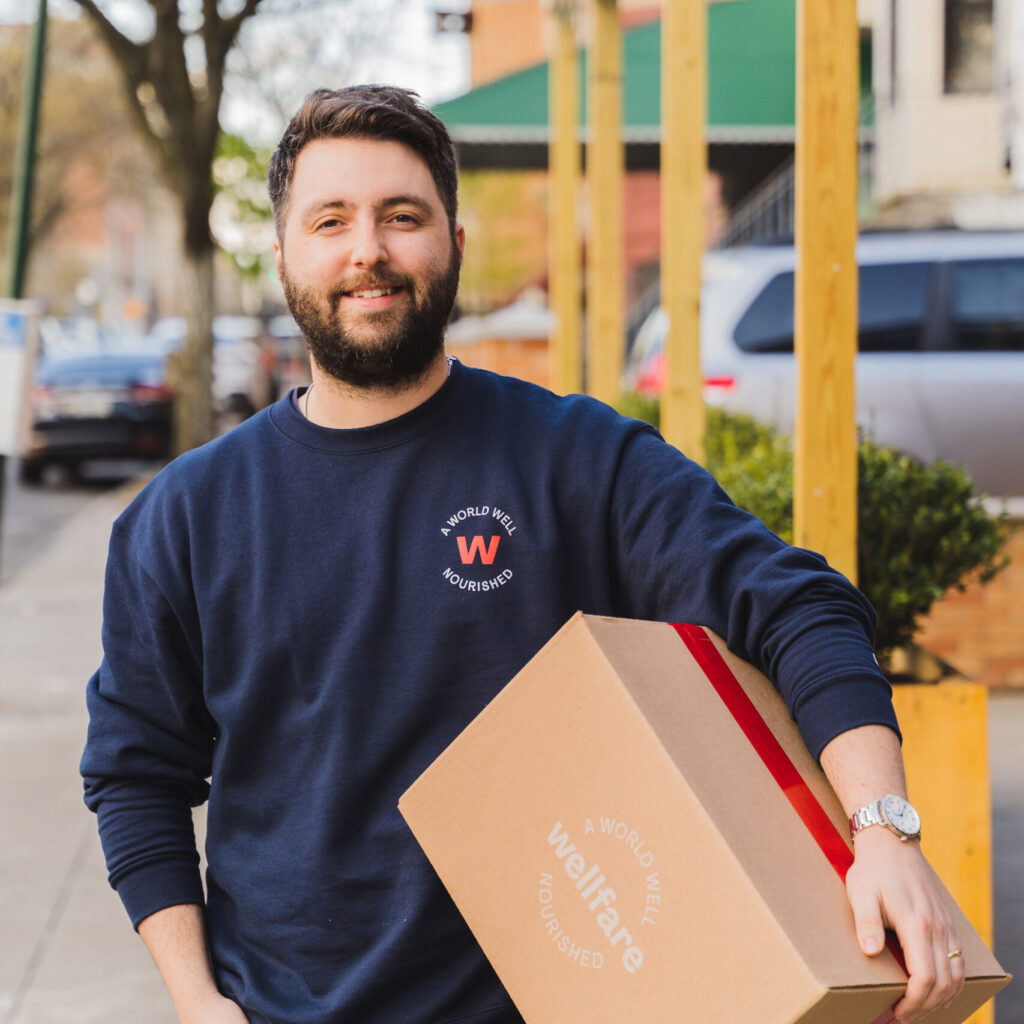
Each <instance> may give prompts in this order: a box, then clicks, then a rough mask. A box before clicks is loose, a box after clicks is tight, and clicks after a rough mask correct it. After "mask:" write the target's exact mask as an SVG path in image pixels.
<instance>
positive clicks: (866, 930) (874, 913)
mask: <svg viewBox="0 0 1024 1024" xmlns="http://www.w3.org/2000/svg"><path fill="white" fill-rule="evenodd" d="M848 895H849V899H850V909H851V910H852V911H853V923H854V926H855V927H856V930H857V944H858V945H859V946H860V948H861V950H862V951H863V952H864V953H865V955H867V956H877V955H878V954H879V953H881V952H882V949H883V948H884V947H885V925H884V924H883V922H882V911H881V907H880V906H879V903H878V898H877V896H875V894H874V893H870V892H867V893H861V892H860V891H859V890H852V891H850V892H849V894H848Z"/></svg>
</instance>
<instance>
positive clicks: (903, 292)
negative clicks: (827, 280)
mask: <svg viewBox="0 0 1024 1024" xmlns="http://www.w3.org/2000/svg"><path fill="white" fill-rule="evenodd" d="M930 271H931V264H929V263H893V264H885V265H880V266H877V265H872V266H866V267H861V268H860V272H859V274H858V298H857V307H858V310H857V316H858V320H859V327H858V339H857V345H858V348H859V350H860V351H861V352H916V351H918V350H919V349H921V348H923V347H924V345H923V340H922V338H923V334H924V324H925V320H926V318H927V310H928V282H929V277H930ZM734 337H735V339H736V344H737V345H738V346H739V347H740V348H741V349H743V351H745V352H751V353H755V352H792V351H793V273H792V271H787V272H786V273H783V274H778V275H777V276H775V277H774V278H772V280H771V281H769V282H768V284H767V285H765V287H764V289H763V290H762V291H761V293H760V294H759V295H758V296H757V298H756V299H754V301H753V302H752V303H751V304H750V306H749V308H748V309H747V311H746V312H745V313H744V314H743V316H742V317H741V318H740V321H739V323H738V324H737V325H736V332H735V335H734Z"/></svg>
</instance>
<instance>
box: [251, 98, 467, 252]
mask: <svg viewBox="0 0 1024 1024" xmlns="http://www.w3.org/2000/svg"><path fill="white" fill-rule="evenodd" d="M344 138H362V139H380V140H382V141H387V142H401V143H403V144H404V145H406V146H408V147H409V148H410V149H411V150H412V151H413V152H414V153H416V155H417V156H419V157H420V159H421V160H423V162H424V163H425V164H426V165H427V167H428V168H429V170H430V174H431V177H433V179H434V184H435V185H436V186H437V191H438V194H439V195H440V197H441V202H442V203H443V204H444V208H445V212H446V213H447V214H448V223H449V226H450V228H451V230H452V231H454V230H455V212H456V206H457V203H458V198H457V191H458V174H457V172H456V169H455V147H454V146H453V144H452V140H451V137H450V136H449V134H448V131H447V129H446V128H445V126H444V125H443V124H442V123H441V121H440V120H439V119H438V118H437V117H436V116H435V115H434V114H432V113H431V112H430V111H429V110H428V109H427V108H426V107H425V106H424V105H423V103H422V102H421V100H420V98H419V96H418V95H417V94H416V93H414V92H412V91H411V90H409V89H399V88H397V87H395V86H390V85H352V86H348V87H347V88H345V89H317V90H316V91H315V92H312V93H310V94H309V95H308V96H307V97H306V99H305V100H304V102H303V104H302V106H301V107H300V108H299V109H298V111H297V112H296V114H295V116H294V117H293V118H292V119H291V121H289V122H288V127H287V128H286V129H285V131H284V135H282V136H281V141H280V142H279V143H278V146H277V149H276V150H275V151H274V155H273V156H272V157H271V158H270V172H269V174H268V182H269V186H270V203H271V206H272V207H273V210H274V224H275V226H276V227H277V233H278V237H279V238H280V237H282V236H283V231H284V219H285V214H286V213H287V210H288V200H289V193H290V191H291V184H292V179H293V178H294V177H295V161H296V160H297V159H298V156H299V153H301V152H302V150H303V148H304V147H305V146H307V145H308V144H309V143H310V142H313V141H315V140H316V139H344Z"/></svg>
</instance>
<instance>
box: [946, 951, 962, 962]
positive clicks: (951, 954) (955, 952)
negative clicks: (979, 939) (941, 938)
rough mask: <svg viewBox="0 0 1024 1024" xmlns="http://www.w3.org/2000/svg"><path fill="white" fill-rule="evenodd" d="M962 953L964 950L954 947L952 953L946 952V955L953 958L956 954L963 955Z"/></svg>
mask: <svg viewBox="0 0 1024 1024" xmlns="http://www.w3.org/2000/svg"><path fill="white" fill-rule="evenodd" d="M963 955H964V951H963V950H962V949H954V950H953V952H952V953H947V954H946V956H948V957H949V959H950V960H955V959H956V958H957V957H958V956H963Z"/></svg>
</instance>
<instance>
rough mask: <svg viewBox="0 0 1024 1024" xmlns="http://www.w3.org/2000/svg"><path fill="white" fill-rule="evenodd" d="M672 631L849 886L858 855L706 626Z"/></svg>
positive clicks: (884, 1023) (891, 945)
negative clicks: (684, 646) (734, 672)
mask: <svg viewBox="0 0 1024 1024" xmlns="http://www.w3.org/2000/svg"><path fill="white" fill-rule="evenodd" d="M672 628H673V629H674V630H675V631H676V632H677V633H678V634H679V636H680V639H681V640H682V641H683V643H684V644H686V648H687V650H688V651H689V652H690V654H692V655H693V659H694V661H696V662H697V664H698V665H699V666H700V667H701V669H702V670H703V672H704V674H705V675H706V676H707V677H708V681H709V682H710V683H711V685H712V686H713V687H714V688H715V692H716V693H717V694H718V696H719V697H721V698H722V701H723V703H724V704H725V706H726V707H727V708H728V709H729V713H730V714H731V715H732V717H733V718H734V719H736V724H737V725H739V727H740V729H742V730H743V734H744V735H745V736H746V737H747V739H748V740H749V741H750V745H751V746H752V747H753V748H754V750H755V751H756V752H757V755H758V757H760V758H761V760H762V761H763V762H764V765H765V767H766V768H767V769H768V771H769V772H771V775H772V778H773V779H775V781H776V782H777V783H778V784H779V787H780V788H781V789H782V791H783V793H785V794H786V799H787V800H788V801H789V802H790V804H792V805H793V809H794V810H795V811H796V813H797V814H798V815H799V816H800V820H801V821H802V822H803V823H804V824H805V825H806V826H807V831H808V832H810V833H811V835H812V836H813V837H814V841H815V842H816V843H817V844H818V846H819V848H820V849H821V852H822V853H823V854H825V856H826V857H827V858H828V862H829V863H830V864H831V865H832V867H833V868H834V869H835V872H836V874H837V875H838V876H839V877H840V879H841V880H842V881H843V882H845V881H846V872H847V871H849V870H850V868H851V867H852V866H853V854H852V853H851V852H850V848H849V847H848V846H847V845H846V841H845V840H844V839H843V837H842V835H841V834H840V833H839V830H838V829H837V828H836V827H835V825H834V824H833V823H832V819H831V818H830V817H829V816H828V815H827V814H826V813H825V810H824V808H823V807H822V806H821V804H819V803H818V800H817V798H816V797H815V795H814V794H813V793H812V792H811V789H810V787H809V786H808V785H807V783H806V782H804V780H803V777H802V776H801V775H800V773H799V772H798V771H797V770H796V765H794V764H793V762H792V761H791V760H790V759H789V755H788V754H787V753H786V751H785V750H783V749H782V744H781V743H779V741H778V740H777V739H776V738H775V734H774V733H773V732H772V731H771V729H769V728H768V726H767V724H766V723H765V720H764V719H763V718H762V717H761V715H760V712H758V710H757V708H756V707H755V706H754V702H753V701H752V700H751V699H750V698H749V697H748V696H747V693H746V691H745V690H744V689H743V687H742V686H740V684H739V681H738V680H737V679H736V677H735V676H734V675H733V674H732V670H731V669H730V668H729V666H728V665H726V663H725V660H724V659H723V658H722V655H721V654H720V653H719V652H718V648H717V647H715V645H714V644H713V643H712V641H711V638H710V637H709V636H708V635H707V633H705V632H704V630H703V629H702V628H701V627H700V626H692V625H690V624H689V623H686V622H673V623H672ZM885 945H886V947H887V948H888V950H889V952H890V953H891V954H892V955H893V957H894V958H895V960H896V962H897V963H898V964H899V965H900V967H902V968H903V972H904V973H905V974H907V973H909V972H908V971H907V965H906V962H905V961H904V959H903V950H902V949H900V944H899V942H898V941H897V939H896V936H895V935H893V934H892V932H887V933H886V940H885ZM895 1020H896V1018H895V1016H894V1015H893V1012H892V1010H886V1011H885V1013H883V1014H882V1016H881V1017H879V1018H878V1019H877V1020H876V1021H874V1022H873V1024H892V1022H893V1021H895Z"/></svg>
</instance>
